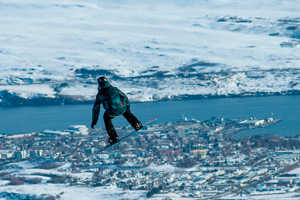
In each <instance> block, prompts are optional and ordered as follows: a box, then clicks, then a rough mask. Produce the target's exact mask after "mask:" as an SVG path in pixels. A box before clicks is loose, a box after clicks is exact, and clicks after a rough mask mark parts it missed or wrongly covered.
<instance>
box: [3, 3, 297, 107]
mask: <svg viewBox="0 0 300 200" xmlns="http://www.w3.org/2000/svg"><path fill="white" fill-rule="evenodd" d="M0 8H1V12H0V44H1V45H0V69H1V73H0V91H2V92H0V104H2V105H11V104H30V100H28V99H34V100H35V101H32V103H42V104H43V103H60V102H62V101H66V100H67V102H73V101H77V100H79V101H82V100H83V101H86V100H92V99H93V98H94V96H95V94H96V88H97V86H96V84H95V80H96V77H98V76H100V75H106V76H108V77H109V78H111V81H112V82H113V85H115V86H119V87H120V88H121V89H122V90H123V91H124V92H126V93H127V94H128V96H129V97H130V99H131V100H135V101H152V100H160V99H172V98H181V97H184V96H190V95H192V96H193V95H198V96H220V95H221V96H223V95H224V96H230V95H257V94H262V95H264V94H274V93H299V91H300V48H299V46H300V44H298V45H297V42H298V39H300V14H299V13H300V6H299V2H298V1H297V0H265V1H260V0H253V1H239V0H205V1H198V0H165V1H159V0H152V1H147V0H112V1H104V0H76V1H75V0H52V1H38V0H26V1H22V0H12V1H4V0H0ZM292 40H294V43H293V45H292V46H293V47H281V45H280V44H282V43H283V42H289V41H292Z"/></svg>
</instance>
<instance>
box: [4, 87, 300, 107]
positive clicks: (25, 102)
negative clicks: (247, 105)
mask: <svg viewBox="0 0 300 200" xmlns="http://www.w3.org/2000/svg"><path fill="white" fill-rule="evenodd" d="M2 92H3V91H2ZM298 95H300V91H298V90H295V91H294V90H292V91H287V92H273V93H263V92H259V93H244V94H229V95H199V94H195V95H178V96H172V97H171V98H161V99H154V100H152V101H134V100H130V102H131V103H147V102H161V101H182V100H200V99H226V98H248V97H250V98H251V97H272V96H298ZM12 96H13V98H9V99H0V108H18V107H36V106H64V105H87V104H93V103H94V100H85V99H84V98H83V97H76V98H75V97H69V96H68V97H67V96H60V97H58V98H46V97H39V98H32V99H25V98H22V97H19V96H16V95H12Z"/></svg>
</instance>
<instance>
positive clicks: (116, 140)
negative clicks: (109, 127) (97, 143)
mask: <svg viewBox="0 0 300 200" xmlns="http://www.w3.org/2000/svg"><path fill="white" fill-rule="evenodd" d="M119 141H120V139H119V137H115V138H109V139H108V142H109V144H110V145H113V144H115V143H117V142H119Z"/></svg>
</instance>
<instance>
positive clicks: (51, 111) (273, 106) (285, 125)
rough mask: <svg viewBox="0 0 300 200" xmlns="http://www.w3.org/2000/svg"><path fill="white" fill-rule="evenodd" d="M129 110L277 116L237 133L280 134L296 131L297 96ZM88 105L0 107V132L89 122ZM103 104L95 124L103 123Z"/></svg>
mask: <svg viewBox="0 0 300 200" xmlns="http://www.w3.org/2000/svg"><path fill="white" fill-rule="evenodd" d="M131 110H132V112H133V113H134V114H135V115H136V116H137V117H138V118H139V119H140V120H141V121H142V122H144V121H148V120H149V119H152V117H153V116H155V115H157V116H158V122H168V121H176V120H179V119H181V116H182V114H184V115H185V116H186V117H188V118H192V117H193V118H196V119H199V120H206V119H210V118H211V117H212V116H216V117H225V118H235V119H248V118H250V117H257V118H266V117H274V118H280V119H282V120H283V121H282V122H279V123H278V124H274V125H271V126H269V127H266V128H259V129H253V130H248V131H243V132H241V133H239V136H248V135H252V134H273V133H274V134H278V135H280V136H286V135H297V134H300V96H269V97H247V98H221V99H199V100H182V101H161V102H148V103H132V104H131ZM91 113H92V105H66V106H40V107H20V108H0V133H5V134H16V133H28V132H39V131H43V130H46V129H51V130H63V129H66V128H68V126H69V125H74V124H81V125H87V126H90V123H91V115H92V114H91ZM102 113H103V108H101V114H100V118H99V122H98V125H97V127H99V126H104V123H103V119H102ZM113 122H114V124H115V125H116V126H124V125H126V124H127V122H126V120H125V119H124V118H123V117H122V116H120V117H117V118H115V119H114V120H113Z"/></svg>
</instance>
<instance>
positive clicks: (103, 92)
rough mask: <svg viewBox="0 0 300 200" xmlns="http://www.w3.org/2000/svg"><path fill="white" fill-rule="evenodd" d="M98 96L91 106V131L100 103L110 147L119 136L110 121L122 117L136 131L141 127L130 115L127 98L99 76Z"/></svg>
mask: <svg viewBox="0 0 300 200" xmlns="http://www.w3.org/2000/svg"><path fill="white" fill-rule="evenodd" d="M97 82H98V94H97V96H96V100H95V103H94V106H93V120H92V124H91V126H92V129H94V126H95V125H96V124H97V121H98V118H99V113H100V106H101V103H102V104H103V107H104V109H105V112H104V114H103V119H104V124H105V128H106V131H107V134H108V135H109V140H108V142H109V143H110V144H111V145H112V144H114V143H116V142H118V141H119V136H118V134H117V132H116V130H115V128H114V125H113V124H112V121H111V120H112V119H113V118H114V117H116V116H119V115H123V116H124V117H125V118H126V119H127V121H128V122H129V123H130V124H131V125H132V126H133V128H134V129H135V130H136V131H137V130H139V129H141V128H142V127H143V125H142V123H141V122H140V121H139V120H138V119H137V118H136V117H135V116H134V115H133V114H132V113H131V111H130V103H129V100H128V98H127V96H126V95H125V94H124V93H123V92H122V91H121V90H119V89H118V88H117V87H113V86H112V85H111V84H110V83H109V81H108V79H107V78H106V77H104V76H101V77H99V78H98V80H97Z"/></svg>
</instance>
